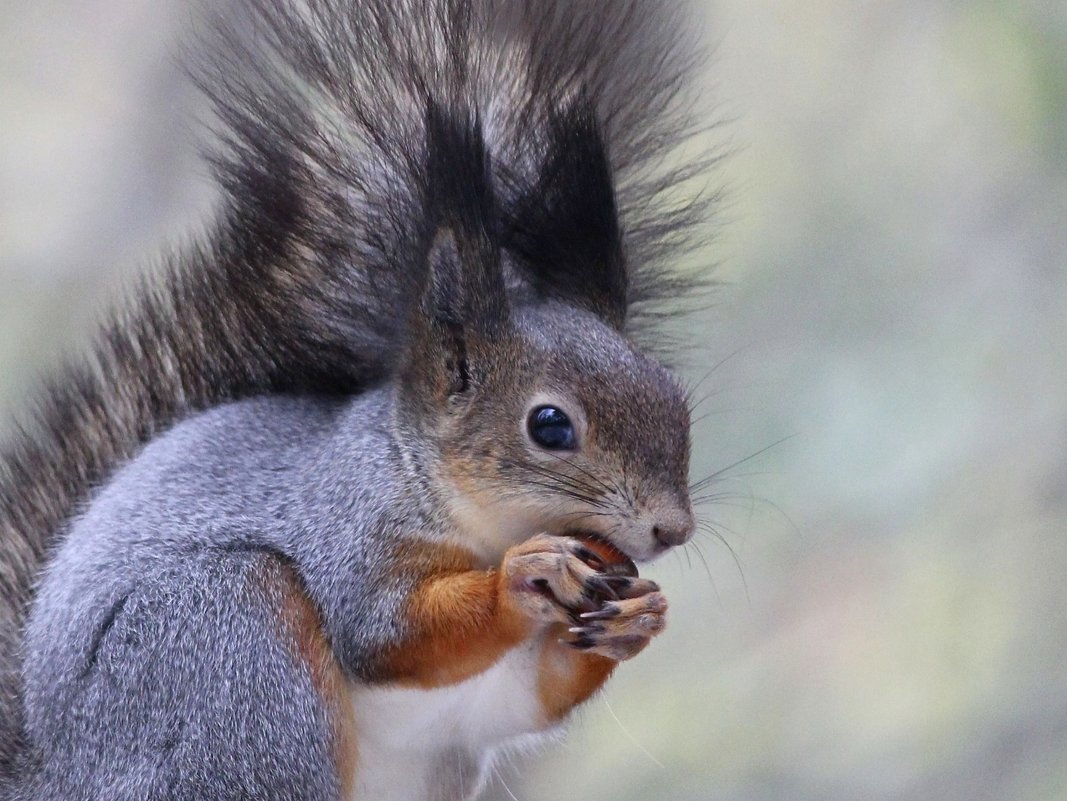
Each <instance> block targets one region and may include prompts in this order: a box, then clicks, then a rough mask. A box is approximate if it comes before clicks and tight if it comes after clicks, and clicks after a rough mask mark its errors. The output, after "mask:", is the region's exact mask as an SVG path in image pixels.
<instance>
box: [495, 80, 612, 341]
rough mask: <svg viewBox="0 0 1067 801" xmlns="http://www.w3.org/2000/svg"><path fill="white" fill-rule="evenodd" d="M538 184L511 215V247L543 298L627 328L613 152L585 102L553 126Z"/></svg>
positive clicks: (561, 112)
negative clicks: (610, 154) (585, 310)
mask: <svg viewBox="0 0 1067 801" xmlns="http://www.w3.org/2000/svg"><path fill="white" fill-rule="evenodd" d="M547 133H548V136H547V155H546V157H545V160H544V162H543V164H542V167H541V172H540V176H539V178H538V180H537V182H536V184H535V185H534V186H533V187H532V188H531V189H530V190H529V191H527V192H525V193H523V194H522V195H521V196H520V197H519V199H518V200H517V202H516V203H515V204H514V205H513V206H512V208H510V209H509V210H508V214H507V225H506V229H505V234H504V237H505V241H504V244H505V247H507V248H508V249H509V250H510V251H512V252H513V253H515V254H516V256H517V257H518V259H519V261H520V263H521V264H522V265H523V266H524V268H525V270H526V273H527V276H528V278H529V279H530V281H531V283H532V284H533V287H534V289H535V290H536V291H537V292H538V294H540V295H542V296H544V297H553V298H558V299H560V300H563V301H565V302H568V303H573V304H575V305H578V306H582V307H584V308H587V309H589V310H590V311H592V312H594V313H595V314H597V315H598V316H600V317H601V318H602V319H604V320H605V321H606V322H607V323H609V324H610V325H613V326H615V327H616V328H619V329H621V328H622V326H623V323H624V321H625V319H626V306H627V287H628V280H627V271H626V263H625V260H624V258H623V250H622V236H621V231H620V228H619V219H618V211H617V207H616V203H615V186H614V180H613V176H612V171H611V163H610V161H609V159H608V153H607V146H606V143H605V142H604V139H603V137H602V136H601V133H600V127H599V125H598V123H597V118H596V113H595V110H594V109H593V106H592V104H591V103H589V101H588V100H586V99H585V98H583V97H579V98H578V99H576V100H575V101H573V102H572V103H571V104H570V105H568V106H566V107H565V108H562V109H557V110H556V111H555V112H554V113H553V114H552V115H551V116H550V120H549V127H548V132H547Z"/></svg>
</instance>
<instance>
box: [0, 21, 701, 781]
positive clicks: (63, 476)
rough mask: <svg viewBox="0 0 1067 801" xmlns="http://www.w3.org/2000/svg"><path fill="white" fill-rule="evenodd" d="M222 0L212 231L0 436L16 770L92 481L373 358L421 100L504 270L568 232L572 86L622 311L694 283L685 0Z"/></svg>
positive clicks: (2, 658) (649, 307)
mask: <svg viewBox="0 0 1067 801" xmlns="http://www.w3.org/2000/svg"><path fill="white" fill-rule="evenodd" d="M238 5H239V10H238V12H237V13H236V14H235V15H233V16H230V17H227V18H226V19H217V20H215V21H214V22H213V23H212V25H211V26H210V27H211V31H212V33H211V34H210V37H209V39H210V41H212V42H213V44H212V46H210V47H208V48H206V49H207V50H208V51H210V52H211V53H212V54H213V55H212V56H211V57H210V58H207V59H205V60H204V61H203V63H201V64H199V65H198V66H196V67H194V70H193V71H194V73H195V75H196V76H197V79H198V80H199V82H200V84H201V86H202V87H203V89H204V91H205V92H207V94H208V95H209V96H210V97H211V99H212V100H213V102H214V106H215V112H216V119H217V123H218V126H217V128H218V133H219V135H220V137H219V141H220V144H219V145H218V147H216V148H215V150H214V155H213V156H212V160H213V163H214V165H215V168H216V173H217V176H218V179H219V181H220V183H221V186H222V188H223V190H224V202H223V205H222V209H221V211H220V214H219V220H218V223H217V225H216V228H215V231H214V235H213V236H211V237H210V238H209V240H208V244H204V245H202V246H200V247H196V248H192V249H190V250H189V251H188V252H186V253H184V254H182V255H180V256H177V257H174V258H172V259H171V260H170V261H169V262H168V264H167V268H166V270H165V271H164V273H163V276H164V277H163V279H162V280H161V281H157V282H153V283H150V284H149V283H146V285H145V286H144V288H142V289H141V290H140V291H139V292H138V293H136V295H135V297H133V299H132V302H131V303H130V304H129V305H128V307H127V310H126V311H125V312H123V313H120V314H117V315H115V316H114V318H113V319H112V320H111V321H110V322H109V323H107V324H106V325H105V326H104V328H103V330H102V332H101V334H100V336H99V337H98V339H97V340H96V344H95V347H94V349H93V351H92V353H91V355H90V356H89V357H88V359H87V360H86V362H85V363H83V364H79V365H77V366H72V367H70V368H68V369H66V370H64V371H62V372H60V373H59V374H58V375H57V376H56V377H55V378H53V380H52V381H51V382H49V384H48V385H47V386H46V387H45V388H44V391H43V392H42V393H41V394H40V401H39V404H38V407H37V409H36V410H35V412H34V413H33V414H32V416H31V417H30V419H29V422H27V423H26V425H25V427H24V430H23V433H21V434H20V435H18V436H17V437H15V438H14V439H13V441H11V442H10V443H8V444H7V445H6V446H5V447H4V450H3V453H2V461H0V542H2V546H0V548H2V551H0V771H7V772H9V773H10V772H11V771H12V770H14V767H13V766H14V759H15V756H16V754H17V753H18V751H19V750H20V747H19V742H20V740H19V737H20V732H21V727H20V720H19V713H18V699H17V695H18V680H17V650H18V645H19V631H20V627H21V625H22V621H23V616H24V614H25V609H26V606H27V604H28V603H29V600H30V595H31V587H32V584H33V581H34V578H35V576H36V575H37V572H38V570H39V568H40V565H41V563H42V560H43V559H44V558H45V554H46V552H47V550H48V549H49V547H50V546H51V545H52V544H53V543H54V541H55V539H56V537H57V536H58V534H59V532H60V531H61V530H62V528H63V526H64V524H65V522H66V521H67V520H68V519H69V518H70V517H71V515H72V514H74V513H75V512H76V510H77V507H78V505H79V504H80V503H82V502H84V501H85V500H86V498H87V496H88V495H89V493H90V492H91V490H92V488H93V487H94V486H95V485H97V484H99V483H100V482H101V481H103V480H105V479H106V478H107V477H108V475H109V474H110V473H111V472H112V471H114V470H115V469H116V467H117V466H118V465H120V464H121V463H122V462H123V461H125V460H127V459H128V458H130V456H131V455H132V454H133V453H134V452H135V451H136V449H137V448H138V447H139V446H140V445H141V444H142V443H143V442H144V441H146V440H147V439H148V438H150V437H152V436H153V435H154V434H155V433H157V432H159V431H160V430H161V429H163V428H165V427H167V426H169V425H170V424H172V423H173V422H174V421H175V420H176V419H178V418H180V417H181V416H183V415H185V414H188V413H189V412H190V411H191V410H195V409H200V408H204V407H207V406H210V405H213V404H217V403H219V402H221V401H223V400H227V399H231V398H237V397H242V396H247V395H251V394H257V393H265V392H304V393H351V392H355V391H358V390H359V389H360V388H361V387H364V386H366V385H368V384H369V383H373V382H375V381H377V380H380V379H381V378H382V377H384V376H385V375H387V374H388V373H389V370H390V369H391V365H392V364H393V363H394V361H395V357H396V355H397V353H398V351H399V350H400V349H401V348H402V345H403V340H404V328H405V320H406V319H407V316H408V304H409V302H410V300H411V298H413V296H414V294H415V288H416V287H417V286H418V285H419V284H420V278H421V277H420V275H419V271H420V269H423V267H422V265H424V263H425V259H424V256H425V249H426V246H427V242H426V237H427V230H426V228H427V224H426V221H424V220H423V219H421V217H422V209H423V208H424V202H423V201H424V193H425V188H426V181H425V176H424V172H425V170H424V167H425V163H426V153H425V152H424V142H425V141H426V137H425V131H424V129H423V126H424V125H425V120H426V109H427V108H428V107H429V106H430V104H438V105H441V106H445V107H447V106H449V105H451V104H452V101H456V102H459V103H460V104H461V105H463V106H464V107H467V108H471V109H473V110H474V111H475V112H476V113H477V114H478V115H479V116H480V118H481V120H482V123H483V127H484V130H485V137H486V146H487V148H488V150H489V152H490V154H491V159H492V178H493V182H494V192H495V193H496V194H497V196H498V198H499V199H500V216H501V219H500V220H499V221H498V224H499V225H500V226H501V227H502V229H503V231H504V232H505V233H504V235H503V236H502V239H503V241H505V242H507V241H508V237H507V234H506V232H507V231H509V230H511V231H515V232H519V233H521V236H520V235H519V234H518V233H517V234H516V236H515V237H514V240H513V241H514V242H515V243H516V246H515V248H513V250H514V252H513V253H512V254H511V255H512V262H513V263H512V272H511V274H510V280H512V281H514V282H521V281H522V280H523V263H524V262H530V261H531V260H532V261H536V260H537V259H539V258H544V259H556V260H558V259H560V258H564V257H565V254H566V248H565V247H561V245H560V240H561V239H563V240H565V239H566V238H567V237H569V236H573V234H574V232H573V230H571V229H573V226H570V227H568V226H567V225H565V224H564V225H562V226H561V227H560V228H559V229H558V230H557V229H555V228H553V227H552V226H553V225H555V223H556V222H558V221H559V219H560V215H559V213H556V214H553V210H552V209H551V208H547V209H546V208H544V206H545V204H551V203H552V202H553V201H552V198H551V197H547V198H545V197H542V196H541V195H540V194H539V192H540V183H539V182H540V180H541V178H542V177H543V175H544V172H545V170H546V163H547V162H551V161H552V159H553V158H554V155H553V154H558V153H559V152H565V151H567V147H566V141H565V140H566V138H567V136H568V133H567V128H566V126H565V125H562V126H561V123H560V121H561V120H565V119H566V115H567V114H568V113H570V112H568V109H573V108H575V107H576V103H577V104H578V106H579V107H580V108H582V109H587V110H588V112H589V115H590V116H591V118H592V119H591V124H594V125H595V126H596V128H597V131H598V136H597V139H596V141H599V142H601V144H602V146H603V147H604V148H605V149H606V152H607V161H606V163H607V164H608V166H609V168H610V170H611V173H612V176H613V177H614V186H615V198H614V201H615V203H616V206H617V209H618V215H619V223H620V225H621V232H622V242H623V250H624V253H623V257H624V259H625V263H626V265H627V281H626V286H627V292H628V295H629V304H628V308H629V312H628V314H627V319H626V325H627V327H628V329H629V330H630V331H631V332H633V333H634V334H635V335H643V336H644V335H649V334H651V332H652V331H653V329H654V328H655V326H654V323H655V322H656V320H657V319H658V317H659V315H661V314H662V313H663V311H664V307H663V305H662V304H663V302H665V301H669V302H670V303H671V304H673V305H675V306H676V304H677V302H678V299H679V296H680V293H681V292H682V291H683V290H684V289H686V288H687V287H688V286H689V285H690V283H691V281H690V279H688V278H686V276H685V275H684V274H682V273H680V272H679V271H678V270H677V269H676V268H675V264H676V259H677V256H678V253H679V250H680V249H683V248H685V247H686V246H687V245H688V244H689V242H690V241H691V239H692V237H693V234H694V232H695V231H698V230H699V228H698V227H695V226H697V224H698V223H699V222H700V221H702V220H703V219H704V218H705V211H706V205H707V201H708V200H709V198H707V197H700V196H698V197H697V198H696V199H695V200H694V199H693V195H692V192H691V191H690V190H689V189H685V190H682V189H681V187H683V186H685V185H686V184H688V182H689V181H690V180H691V179H693V178H694V177H699V176H700V175H701V174H702V173H703V172H704V171H705V170H706V169H707V168H708V166H709V165H710V163H711V161H712V158H711V157H710V156H709V155H707V154H704V155H698V156H697V157H696V158H694V157H693V156H692V154H690V156H689V158H688V159H687V160H686V162H685V163H684V164H682V165H681V166H675V165H677V164H678V163H679V162H678V161H677V160H676V158H675V151H676V148H678V147H679V146H680V145H682V144H683V143H685V142H686V141H687V140H688V139H689V138H690V137H691V136H692V135H693V134H695V133H698V132H699V125H700V124H701V123H703V122H705V121H706V120H705V118H704V117H703V116H702V115H701V114H700V113H696V114H693V113H691V112H692V110H693V109H694V106H693V101H692V91H691V90H692V86H691V82H690V81H689V73H690V72H691V70H692V68H693V67H694V65H695V64H696V59H695V57H694V56H695V54H697V53H699V49H698V48H697V47H695V46H694V45H696V44H697V43H696V42H694V40H693V37H692V35H691V32H692V31H693V30H694V28H695V26H694V25H693V20H692V19H691V18H690V15H689V12H688V11H687V10H686V9H685V8H683V7H680V6H676V5H674V4H672V3H670V2H667V0H645V1H641V0H583V2H581V3H574V2H572V0H499V2H495V1H493V0H376V1H375V2H371V1H370V0H352V1H351V2H345V1H344V0H304V1H303V2H296V0H243V2H242V3H239V4H238ZM586 123H587V124H588V123H590V121H589V120H586ZM547 166H548V167H550V166H551V165H550V164H548V165H547ZM575 174H576V178H575V180H578V181H580V180H581V179H580V174H581V170H580V169H578V170H576V172H575ZM580 189H581V187H576V191H580ZM572 201H573V198H572ZM530 220H537V221H542V222H538V223H537V226H539V228H538V230H531V227H530V226H531V224H530ZM554 221H555V222H554ZM646 344H648V343H646ZM652 344H654V343H652ZM0 775H2V774H0Z"/></svg>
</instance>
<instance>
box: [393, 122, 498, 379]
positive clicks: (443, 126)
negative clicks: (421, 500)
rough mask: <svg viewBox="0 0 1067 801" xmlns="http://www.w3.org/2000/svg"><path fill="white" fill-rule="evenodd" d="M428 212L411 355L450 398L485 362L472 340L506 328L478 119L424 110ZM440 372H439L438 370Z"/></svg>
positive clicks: (492, 336) (493, 335) (486, 164)
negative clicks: (479, 360) (476, 356)
mask: <svg viewBox="0 0 1067 801" xmlns="http://www.w3.org/2000/svg"><path fill="white" fill-rule="evenodd" d="M426 159H427V161H426V173H425V175H426V186H425V213H426V220H427V224H428V226H430V227H429V228H428V234H429V236H428V240H429V250H428V252H427V256H426V272H425V279H424V284H423V289H422V296H421V298H420V302H419V306H418V309H417V313H416V319H415V323H414V327H413V335H414V339H413V342H412V349H413V354H414V357H415V358H416V360H418V361H420V362H422V364H423V365H424V366H426V367H428V368H429V370H430V375H432V376H434V379H433V380H434V381H435V382H437V385H438V386H439V387H441V389H442V390H444V391H446V392H447V394H448V395H455V394H458V393H460V392H463V391H464V390H465V389H466V388H467V386H468V385H469V383H470V378H471V375H472V373H474V374H475V375H476V374H477V373H478V372H479V371H480V370H481V368H482V367H483V365H480V364H478V363H477V360H476V359H475V361H470V359H471V358H472V357H471V355H470V354H471V353H481V352H482V351H481V350H480V349H477V348H476V347H475V342H474V338H475V337H477V338H478V340H479V341H482V342H485V341H488V342H492V341H494V340H496V339H497V337H498V336H499V335H500V334H501V333H502V332H503V331H504V330H505V328H506V325H507V320H508V314H509V304H508V299H507V294H506V290H505V286H504V277H503V273H502V272H501V266H500V247H499V245H498V244H497V242H496V241H495V239H494V237H493V235H492V227H493V221H494V217H495V208H494V204H493V196H492V191H491V187H490V183H489V180H490V179H489V176H490V173H489V161H488V156H487V154H486V152H485V145H484V143H483V140H482V132H481V126H480V124H479V123H478V120H477V118H476V117H475V116H473V115H471V114H469V113H467V114H463V113H457V112H453V113H451V114H446V113H445V112H444V111H442V109H441V108H440V107H439V106H437V105H436V104H433V103H431V104H430V106H429V108H428V109H427V114H426ZM442 370H443V371H444V372H443V373H442V372H441V371H442Z"/></svg>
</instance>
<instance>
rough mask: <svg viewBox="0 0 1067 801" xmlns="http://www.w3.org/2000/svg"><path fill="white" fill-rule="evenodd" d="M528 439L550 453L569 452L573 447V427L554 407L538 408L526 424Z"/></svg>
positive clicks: (567, 418) (531, 413)
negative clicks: (550, 451)
mask: <svg viewBox="0 0 1067 801" xmlns="http://www.w3.org/2000/svg"><path fill="white" fill-rule="evenodd" d="M526 426H527V429H528V430H529V432H530V439H532V440H533V441H534V442H536V443H537V444H538V445H540V446H541V447H542V448H548V449H549V450H552V451H558V450H571V449H572V448H574V446H575V440H576V437H575V435H574V425H573V424H572V423H571V420H570V418H569V417H567V415H566V414H564V413H563V412H562V411H561V410H560V409H557V408H556V407H555V406H538V407H537V408H536V409H534V410H533V411H532V412H530V418H529V420H527V422H526Z"/></svg>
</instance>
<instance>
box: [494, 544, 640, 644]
mask: <svg viewBox="0 0 1067 801" xmlns="http://www.w3.org/2000/svg"><path fill="white" fill-rule="evenodd" d="M583 555H584V556H587V555H588V552H587V551H586V550H585V548H584V547H583V545H582V543H581V542H579V541H578V540H576V539H573V538H571V537H560V536H556V535H551V534H538V535H537V536H535V537H531V538H530V539H528V540H527V541H526V542H523V543H520V544H519V545H516V546H515V547H513V548H510V549H509V550H508V552H507V553H506V554H505V555H504V564H503V568H502V569H503V573H504V577H505V579H506V581H507V584H506V586H507V592H508V595H509V596H510V599H511V601H512V602H513V603H514V604H515V605H516V606H517V607H518V608H519V609H520V610H521V611H522V613H523V614H524V615H525V616H526V617H528V618H530V619H531V620H534V621H537V622H540V623H543V624H550V623H567V624H571V625H573V624H574V623H575V621H577V620H578V619H579V618H578V615H580V614H581V613H582V612H591V611H595V610H597V609H599V608H600V601H599V600H598V599H599V598H602V597H604V596H605V595H608V596H610V597H617V592H618V591H617V589H616V588H615V585H619V586H620V587H621V585H623V584H628V583H629V582H632V581H633V579H629V578H623V577H616V576H609V575H607V574H604V573H598V572H597V571H596V570H594V569H593V568H591V567H590V566H589V565H587V564H586V563H585V562H584V561H583V560H582V556H583Z"/></svg>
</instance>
